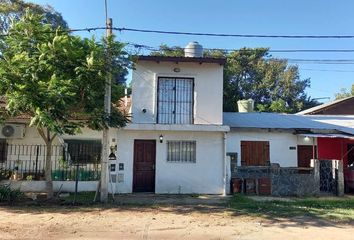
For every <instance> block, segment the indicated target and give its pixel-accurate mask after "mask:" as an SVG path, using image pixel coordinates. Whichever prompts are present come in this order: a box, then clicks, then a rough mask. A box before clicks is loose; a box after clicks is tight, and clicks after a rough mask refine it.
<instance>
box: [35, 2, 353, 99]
mask: <svg viewBox="0 0 354 240" xmlns="http://www.w3.org/2000/svg"><path fill="white" fill-rule="evenodd" d="M32 2H35V3H39V4H50V5H51V6H53V7H54V8H55V9H56V10H57V11H59V12H61V13H62V15H63V17H64V18H65V19H66V21H67V22H68V24H69V26H70V28H84V27H97V26H104V24H105V15H104V0H32ZM108 7H109V10H108V13H109V17H111V18H113V24H114V26H115V27H127V28H140V29H157V30H172V31H190V32H211V33H231V34H266V35H268V34H274V35H354V26H353V25H354V14H353V9H354V1H353V0H341V1H334V0H296V1H285V0H267V1H265V0H247V1H246V0H219V1H215V0H193V1H192V0H189V1H187V0H179V1H166V0H165V1H163V0H108ZM80 34H81V35H82V36H85V37H87V36H90V35H92V34H95V35H96V36H99V37H100V36H103V34H104V32H103V31H97V32H95V33H80ZM116 35H117V37H118V39H119V40H121V41H127V42H134V43H139V44H145V45H149V46H156V47H157V46H159V45H160V44H161V43H166V44H168V45H173V46H175V45H177V46H185V45H186V44H187V43H188V42H189V41H198V42H200V43H201V44H202V45H203V46H204V47H206V48H227V49H238V48H241V47H270V48H271V49H354V39H343V40H340V39H338V40H335V39H324V40H319V39H245V38H231V37H223V38H216V37H200V36H174V35H157V34H146V33H131V32H122V33H119V32H117V33H116ZM272 55H273V56H274V57H282V58H292V59H295V58H296V59H297V58H301V59H354V52H352V53H273V54H272ZM299 68H300V74H301V78H311V88H308V89H307V92H308V94H309V95H310V96H311V97H313V98H320V97H330V98H331V99H333V97H334V93H335V92H338V91H339V90H340V88H343V87H345V88H350V87H351V84H352V83H354V65H351V64H346V65H345V64H341V65H329V64H321V65H320V64H299ZM322 101H327V100H322Z"/></svg>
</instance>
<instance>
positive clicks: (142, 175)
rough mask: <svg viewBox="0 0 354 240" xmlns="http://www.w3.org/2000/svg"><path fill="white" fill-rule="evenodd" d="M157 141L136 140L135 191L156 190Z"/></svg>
mask: <svg viewBox="0 0 354 240" xmlns="http://www.w3.org/2000/svg"><path fill="white" fill-rule="evenodd" d="M155 164H156V141H155V140H135V141H134V170H133V192H155Z"/></svg>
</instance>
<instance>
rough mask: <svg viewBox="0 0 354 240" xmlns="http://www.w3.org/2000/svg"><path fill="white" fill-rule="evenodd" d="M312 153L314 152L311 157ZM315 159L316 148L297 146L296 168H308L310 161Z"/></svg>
mask: <svg viewBox="0 0 354 240" xmlns="http://www.w3.org/2000/svg"><path fill="white" fill-rule="evenodd" d="M313 151H315V152H314V153H315V154H314V155H313ZM314 156H315V158H317V150H316V146H315V148H313V146H310V145H298V146H297V166H298V167H310V165H311V159H313V157H314Z"/></svg>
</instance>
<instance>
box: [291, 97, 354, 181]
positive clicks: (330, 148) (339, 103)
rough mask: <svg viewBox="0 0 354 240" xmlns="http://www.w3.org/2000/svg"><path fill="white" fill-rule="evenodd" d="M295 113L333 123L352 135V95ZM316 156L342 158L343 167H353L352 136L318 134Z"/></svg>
mask: <svg viewBox="0 0 354 240" xmlns="http://www.w3.org/2000/svg"><path fill="white" fill-rule="evenodd" d="M297 114H298V115H304V117H306V118H308V119H311V120H313V121H316V122H321V123H326V124H332V125H335V126H336V128H337V129H339V130H341V131H345V132H348V133H351V134H353V135H354V96H352V97H347V98H343V99H339V100H335V101H332V102H329V103H325V104H322V105H319V106H316V107H313V108H310V109H307V110H305V111H302V112H299V113H297ZM318 157H319V159H339V160H343V167H344V169H346V168H348V167H349V166H352V167H353V168H354V138H347V137H337V138H328V137H326V136H318ZM345 176H347V175H345ZM353 176H354V173H353ZM345 180H346V179H345Z"/></svg>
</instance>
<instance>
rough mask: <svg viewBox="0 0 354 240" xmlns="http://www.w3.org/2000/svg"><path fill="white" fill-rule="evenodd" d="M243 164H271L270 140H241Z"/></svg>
mask: <svg viewBox="0 0 354 240" xmlns="http://www.w3.org/2000/svg"><path fill="white" fill-rule="evenodd" d="M241 165H242V166H268V165H270V154H269V142H268V141H241Z"/></svg>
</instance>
